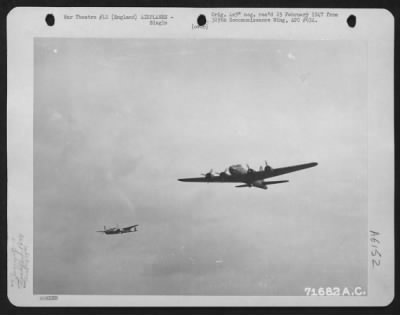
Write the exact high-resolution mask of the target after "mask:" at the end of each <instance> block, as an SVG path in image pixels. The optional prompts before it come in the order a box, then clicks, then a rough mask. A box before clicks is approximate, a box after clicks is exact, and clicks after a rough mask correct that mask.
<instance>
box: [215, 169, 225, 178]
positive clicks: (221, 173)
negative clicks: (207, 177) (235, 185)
mask: <svg viewBox="0 0 400 315" xmlns="http://www.w3.org/2000/svg"><path fill="white" fill-rule="evenodd" d="M215 174H217V175H221V176H226V175H228V169H227V168H226V169H225V170H224V171H223V172H219V173H215Z"/></svg>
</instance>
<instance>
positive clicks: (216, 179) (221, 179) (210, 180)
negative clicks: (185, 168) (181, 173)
mask: <svg viewBox="0 0 400 315" xmlns="http://www.w3.org/2000/svg"><path fill="white" fill-rule="evenodd" d="M244 178H245V175H243V176H241V177H240V178H238V177H236V176H231V175H230V176H226V177H225V176H212V177H208V178H207V177H193V178H179V179H178V180H179V181H181V182H191V183H242V182H243V181H244Z"/></svg>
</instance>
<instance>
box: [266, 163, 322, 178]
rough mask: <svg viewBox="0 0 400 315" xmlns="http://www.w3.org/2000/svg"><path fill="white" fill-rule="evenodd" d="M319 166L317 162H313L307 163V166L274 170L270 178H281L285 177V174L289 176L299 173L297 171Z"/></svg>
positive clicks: (301, 165) (300, 165)
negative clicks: (281, 176) (289, 174)
mask: <svg viewBox="0 0 400 315" xmlns="http://www.w3.org/2000/svg"><path fill="white" fill-rule="evenodd" d="M317 165H318V163H317V162H312V163H306V164H299V165H293V166H286V167H280V168H274V169H273V170H272V172H271V175H270V176H268V177H274V176H279V175H283V174H287V173H292V172H297V171H300V170H304V169H306V168H310V167H314V166H317Z"/></svg>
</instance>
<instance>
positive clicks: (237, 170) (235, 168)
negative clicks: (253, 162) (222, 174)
mask: <svg viewBox="0 0 400 315" xmlns="http://www.w3.org/2000/svg"><path fill="white" fill-rule="evenodd" d="M229 173H231V174H232V175H244V174H247V170H246V169H245V168H244V167H243V166H242V165H232V166H230V167H229Z"/></svg>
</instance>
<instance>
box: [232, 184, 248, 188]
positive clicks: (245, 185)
mask: <svg viewBox="0 0 400 315" xmlns="http://www.w3.org/2000/svg"><path fill="white" fill-rule="evenodd" d="M235 187H250V185H247V184H244V185H238V186H235Z"/></svg>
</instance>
